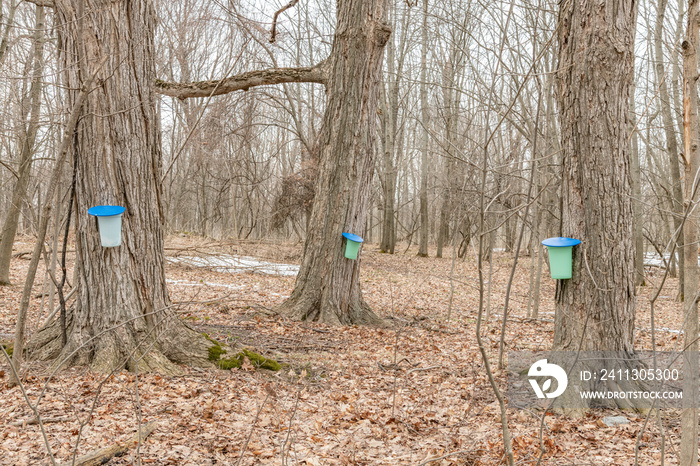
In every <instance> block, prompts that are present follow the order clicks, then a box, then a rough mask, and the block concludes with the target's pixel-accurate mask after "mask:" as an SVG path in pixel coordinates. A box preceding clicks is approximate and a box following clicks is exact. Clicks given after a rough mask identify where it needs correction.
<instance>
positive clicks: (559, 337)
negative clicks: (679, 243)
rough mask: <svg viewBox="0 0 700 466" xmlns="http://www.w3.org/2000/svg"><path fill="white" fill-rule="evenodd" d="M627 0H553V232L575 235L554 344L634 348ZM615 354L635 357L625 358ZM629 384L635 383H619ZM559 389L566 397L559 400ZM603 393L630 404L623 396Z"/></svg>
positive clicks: (631, 24)
mask: <svg viewBox="0 0 700 466" xmlns="http://www.w3.org/2000/svg"><path fill="white" fill-rule="evenodd" d="M636 5H637V3H636V2H635V1H633V0H622V1H619V2H607V3H604V4H600V3H599V2H593V1H588V0H585V1H580V2H568V3H562V4H561V7H560V8H561V9H560V13H559V15H560V16H559V21H560V24H559V71H558V77H559V91H558V95H557V97H558V103H559V110H560V121H561V140H562V150H563V154H562V155H563V189H562V195H563V203H562V206H563V207H562V216H563V223H562V233H563V235H562V236H570V237H573V238H578V239H580V240H581V241H582V244H581V245H580V246H577V247H575V248H574V257H573V259H574V273H573V277H572V279H570V280H560V281H559V282H558V285H557V296H556V315H555V328H554V349H555V350H558V351H578V350H579V349H580V350H582V351H620V352H624V354H629V355H631V354H632V353H633V350H634V348H633V345H634V319H635V299H636V287H635V282H634V278H635V270H634V242H633V240H634V237H633V228H632V227H633V208H632V207H633V206H632V186H631V173H630V171H631V168H630V150H631V149H630V137H629V129H630V128H631V123H630V121H629V116H630V112H629V108H630V103H629V101H630V98H631V95H632V94H631V93H632V86H631V85H632V80H633V77H634V32H635V19H636V9H637V8H636ZM590 364H594V363H593V362H591V363H590ZM623 364H626V365H629V366H630V367H634V366H635V362H634V360H633V361H631V362H629V363H623ZM592 383H593V382H592ZM621 386H622V385H620V386H619V387H621ZM619 387H618V389H619ZM623 388H627V387H623ZM635 388H636V389H639V388H638V387H634V388H633V387H629V389H635ZM568 395H570V396H571V400H570V401H571V402H572V403H573V402H574V400H576V405H573V404H569V403H567V402H566V401H567V400H566V397H567V396H568ZM577 396H578V393H577V390H570V391H568V392H566V393H565V394H564V395H563V396H562V397H560V400H562V406H567V405H568V406H570V408H569V407H567V408H566V410H567V411H568V410H569V409H570V410H571V411H572V412H576V413H578V414H581V410H585V408H587V406H586V403H587V402H586V401H585V400H577V399H576V398H577ZM558 400H559V399H558ZM613 403H614V404H616V405H618V406H620V407H624V408H633V407H634V406H631V405H630V403H629V401H625V400H621V401H620V400H615V401H613ZM582 405H583V406H582Z"/></svg>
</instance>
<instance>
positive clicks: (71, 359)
mask: <svg viewBox="0 0 700 466" xmlns="http://www.w3.org/2000/svg"><path fill="white" fill-rule="evenodd" d="M69 316H70V313H69ZM67 327H68V328H67V334H68V341H67V342H66V344H65V345H63V344H62V341H61V328H60V321H59V320H58V319H57V320H54V321H52V322H51V323H49V324H48V325H47V326H46V327H44V328H42V329H40V330H39V331H38V332H37V334H36V335H34V337H33V338H32V339H31V340H30V341H29V342H28V343H27V347H26V351H27V357H28V358H29V359H34V360H42V361H54V362H55V367H57V368H65V367H69V366H88V367H90V368H91V369H92V370H94V371H96V372H100V373H109V372H111V371H114V370H121V369H127V370H130V371H134V370H137V369H138V371H139V372H153V373H159V374H162V375H181V374H182V373H183V371H182V369H181V368H180V367H179V366H178V365H179V364H182V365H188V366H196V367H214V363H212V361H210V359H209V350H210V348H211V347H212V346H214V345H215V344H216V345H219V343H218V342H214V343H212V340H210V339H208V338H207V337H206V336H205V335H203V334H201V333H199V332H197V331H195V330H193V329H192V328H190V327H189V326H187V325H186V324H185V323H184V322H182V321H181V320H179V319H177V318H176V317H174V316H173V318H172V319H169V321H167V322H165V323H162V324H161V325H159V326H158V327H156V328H150V329H149V328H148V326H146V325H145V322H143V321H141V322H139V323H135V322H127V323H124V324H122V325H115V326H114V328H112V329H109V330H106V331H103V332H101V333H98V334H93V333H91V332H90V333H88V332H81V331H80V330H79V329H77V328H76V326H75V325H74V323H73V319H70V318H69V319H68V323H67ZM219 346H220V345H219Z"/></svg>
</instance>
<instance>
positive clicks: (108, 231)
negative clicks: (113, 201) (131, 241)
mask: <svg viewBox="0 0 700 466" xmlns="http://www.w3.org/2000/svg"><path fill="white" fill-rule="evenodd" d="M125 210H126V209H125V208H124V207H121V206H117V205H99V206H95V207H91V208H90V209H88V214H90V215H93V216H95V217H97V224H98V227H99V229H100V242H101V244H102V247H103V248H113V247H116V246H119V245H121V244H122V214H123V213H124V211H125Z"/></svg>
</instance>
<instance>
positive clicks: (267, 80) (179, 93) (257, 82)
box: [156, 62, 328, 99]
mask: <svg viewBox="0 0 700 466" xmlns="http://www.w3.org/2000/svg"><path fill="white" fill-rule="evenodd" d="M324 63H325V62H321V63H319V64H317V65H315V66H311V67H306V68H269V69H266V70H260V71H250V72H248V73H243V74H239V75H236V76H231V77H228V78H225V79H221V80H214V81H198V82H192V83H171V82H167V81H163V80H160V79H156V92H158V93H159V94H163V95H168V96H171V97H177V98H178V99H188V98H191V97H209V96H215V95H222V94H228V93H229V92H234V91H247V90H248V89H249V88H251V87H256V86H269V85H273V84H281V83H319V84H325V83H326V80H327V76H328V75H327V72H326V70H325V67H324Z"/></svg>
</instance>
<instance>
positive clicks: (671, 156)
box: [654, 0, 684, 300]
mask: <svg viewBox="0 0 700 466" xmlns="http://www.w3.org/2000/svg"><path fill="white" fill-rule="evenodd" d="M667 4H668V1H667V0H659V3H658V5H657V7H656V25H655V26H654V54H655V55H656V57H655V61H656V63H655V65H654V66H655V67H656V80H657V81H658V88H659V105H660V107H661V119H662V121H663V124H664V133H665V135H666V153H667V155H668V160H669V167H670V169H671V179H670V184H671V186H672V190H671V207H672V212H673V226H674V228H675V230H676V235H677V242H678V245H679V246H682V245H683V231H682V228H681V225H682V223H683V186H682V184H681V169H680V160H679V157H678V142H677V140H676V132H675V130H674V128H675V124H674V122H673V115H672V112H671V99H670V97H669V94H668V84H667V82H668V80H669V79H671V76H670V73H665V72H664V53H663V29H664V17H665V15H666V5H667ZM678 250H679V251H680V248H678ZM671 262H672V263H675V260H674V258H671ZM683 268H684V258H683V254H678V271H679V272H678V294H679V296H680V297H681V300H682V299H683V295H684V293H683V281H684V280H683V273H684V272H683Z"/></svg>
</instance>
